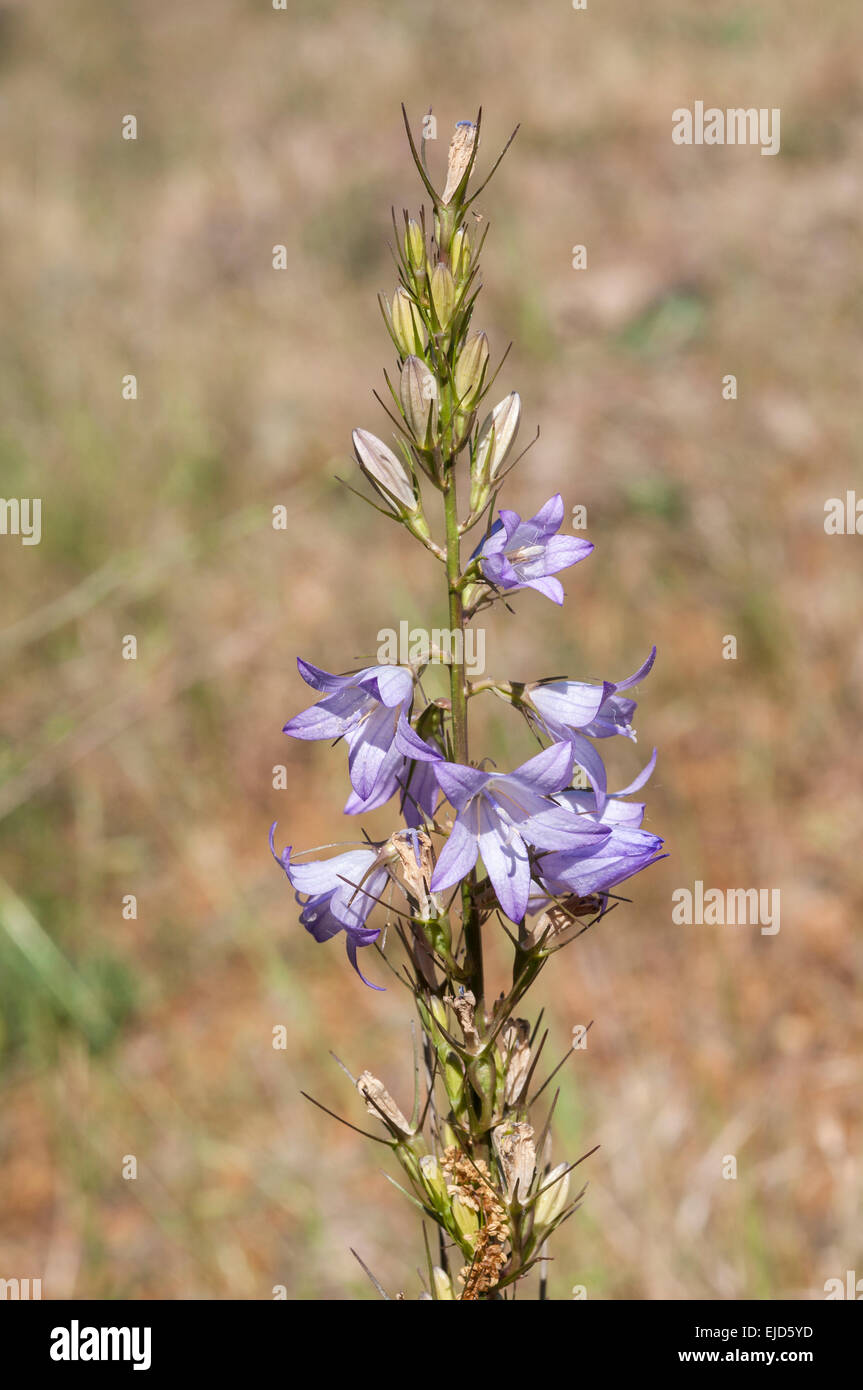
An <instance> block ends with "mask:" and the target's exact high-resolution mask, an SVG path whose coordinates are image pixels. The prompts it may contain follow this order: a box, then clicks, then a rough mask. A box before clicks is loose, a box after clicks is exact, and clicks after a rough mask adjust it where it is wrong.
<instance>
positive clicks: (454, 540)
mask: <svg viewBox="0 0 863 1390" xmlns="http://www.w3.org/2000/svg"><path fill="white" fill-rule="evenodd" d="M444 513H445V517H446V574H447V583H448V586H449V625H450V630H451V631H452V632H454V633H455V632H459V633H464V606H463V604H462V597H461V589H460V588H459V581H460V580H461V559H460V555H459V548H460V546H459V533H458V502H457V499H456V486H455V474H454V472H453V471H452V469H450V470H449V472H448V474H447V483H446V489H445V491H444ZM456 650H457V651H458V652H459V653H460V654H462V656H463V653H464V641H463V639H462V640H460V641H458V644H457V648H456ZM449 678H450V695H451V699H452V734H453V751H454V753H455V757H456V761H457V762H460V763H464V764H467V761H468V743H467V689H466V685H465V671H464V661H463V660H462V661H451V663H450V668H449ZM474 881H475V875H473V874H472V875H471V877H470V878H469V879H465V880H464V882H463V883H462V886H461V902H462V919H463V922H464V940H465V949H466V952H467V962H466V966H467V970H468V973H469V975H470V988H471V990H472V991H473V993H474V995H475V996H476V1017H477V1023H478V1025H479V1026H480V1027H481V1028H482V1026H483V1017H484V1000H483V996H484V994H485V981H484V972H483V959H482V933H481V929H480V924H479V916H478V914H477V911H476V908H475V906H474V901H473V885H474Z"/></svg>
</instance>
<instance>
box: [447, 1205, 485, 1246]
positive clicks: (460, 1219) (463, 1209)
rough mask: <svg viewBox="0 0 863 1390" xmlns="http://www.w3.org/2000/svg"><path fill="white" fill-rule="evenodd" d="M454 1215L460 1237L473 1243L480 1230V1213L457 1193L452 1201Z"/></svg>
mask: <svg viewBox="0 0 863 1390" xmlns="http://www.w3.org/2000/svg"><path fill="white" fill-rule="evenodd" d="M452 1214H453V1220H454V1221H455V1224H456V1229H457V1230H458V1233H459V1235H460V1236H461V1237H462V1239H463V1240H469V1241H472V1240H473V1239H474V1237H475V1235H476V1233H477V1231H478V1230H479V1212H478V1211H476V1210H475V1209H474V1208H473V1207H469V1206H468V1204H467V1202H466V1201H465V1200H464V1198H463V1197H460V1196H459V1194H458V1193H456V1195H455V1196H454V1197H453V1199H452Z"/></svg>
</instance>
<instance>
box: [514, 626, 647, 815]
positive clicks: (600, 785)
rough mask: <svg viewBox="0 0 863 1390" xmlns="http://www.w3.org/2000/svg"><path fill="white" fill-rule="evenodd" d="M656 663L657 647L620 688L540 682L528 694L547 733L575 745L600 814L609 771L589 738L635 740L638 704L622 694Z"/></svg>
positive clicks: (608, 683)
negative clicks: (634, 727) (618, 737)
mask: <svg viewBox="0 0 863 1390" xmlns="http://www.w3.org/2000/svg"><path fill="white" fill-rule="evenodd" d="M655 659H656V648H655V647H654V648H653V649H652V651H651V653H650V656H649V657H648V658H647V660H646V661H645V662H644V664H643V666H639V668H638V670H637V671H636V672H634V674H633V675H631V676H627V678H626V680H622V681H617V682H616V683H615V682H614V681H604V682H603V684H602V685H586V684H584V683H583V682H581V681H566V680H562V681H540V682H537V683H536V684H534V685H529V686H527V688H526V689H525V692H524V696H523V704H524V705H525V706H526V707H527V708H528V709H529V710H533V711H534V713H535V714H536V715H537V716H538V719H539V724H540V726H541V728H542V730H543V732H544V733H546V734H547V735H548V737H549V738H551V739H554V740H555V741H559V740H561V739H569V741H570V743H571V744H572V748H573V752H574V755H575V761H576V762H577V763H578V765H579V767H582V768H584V771H585V772H586V773H587V776H588V779H589V781H590V784H591V786H592V787H593V789H594V791H595V792H596V795H597V799H598V806H599V809H600V810H601V809H602V805H603V804H604V801H605V796H606V778H605V767H604V766H603V762H602V759H601V758H600V756H599V754H598V753H597V751H596V749H595V748H594V747H593V745H592V744H590V743H588V741H587V738H586V737H585V735H589V736H590V738H611V737H612V736H613V735H614V734H623V735H624V737H625V738H631V739H633V740H635V730H634V729H633V727H632V716H633V715H634V713H635V710H636V702H635V700H630V699H627V698H626V697H625V696H622V695H620V694H618V691H621V690H628V689H629V687H630V686H633V685H637V684H638V682H639V681H640V680H643V679H644V677H645V676H646V675H647V674H648V672H649V671H650V669H651V667H652V666H653V663H654V661H655Z"/></svg>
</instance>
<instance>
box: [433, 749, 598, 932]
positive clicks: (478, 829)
mask: <svg viewBox="0 0 863 1390" xmlns="http://www.w3.org/2000/svg"><path fill="white" fill-rule="evenodd" d="M572 764H573V755H572V749H571V747H570V746H569V744H568V743H557V744H554V745H553V746H552V747H551V748H546V749H544V750H543V751H542V752H541V753H538V754H537V755H536V756H535V757H533V758H530V759H529V760H528V762H526V763H523V764H522V765H521V767H518V768H516V769H515V771H514V772H511V773H507V774H503V773H489V772H483V771H481V770H480V769H479V768H475V767H465V766H463V765H462V764H459V763H450V762H445V761H444V760H443V759H439V760H435V761H434V764H433V766H434V771H435V776H436V777H437V780H438V783H439V784H440V787H441V790H442V791H443V793H444V795H445V796H446V797H447V799H448V801H449V802H450V803H451V804H452V805H453V806H454V807H455V810H456V812H457V815H456V818H455V821H454V823H453V827H452V830H451V831H450V834H449V837H448V839H447V842H446V844H445V845H444V847H443V849H442V851H441V853H440V856H439V858H438V862H437V866H436V868H435V871H434V874H433V875H432V881H431V888H432V892H438V891H440V890H442V889H444V888H450V887H452V886H453V884H456V883H459V882H460V881H461V880H462V879H464V878H465V877H466V876H467V875H468V874H469V873H470V872H471V870H472V869H473V867H474V865H475V864H476V861H477V858H478V857H479V855H482V860H483V863H484V865H485V868H486V872H487V873H488V876H489V879H490V880H491V883H492V886H493V887H494V890H495V893H496V894H497V899H498V902H499V903H500V905H501V907H502V908H503V910H504V912H505V913H506V915H507V916H508V917H509V918H511V919H512V921H513V922H520V921H521V920H522V918H523V917H524V914H525V910H526V908H527V902H528V896H529V893H530V855H529V847H530V846H533V847H534V848H538V849H545V850H565V849H576V848H579V847H582V846H586V845H599V844H600V843H602V842H603V841H604V840H606V839H607V838H608V836H609V834H610V830H609V829H608V827H606V826H603V825H600V824H598V823H597V822H596V821H595V820H593V819H591V817H589V816H574V815H573V814H572V812H571V811H570V810H569V809H568V808H567V807H562V806H556V805H555V804H554V802H553V801H551V800H550V798H551V797H552V796H553V794H554V793H555V792H558V791H560V790H562V788H563V787H565V786H566V784H567V782H568V781H569V780H570V777H571V774H572Z"/></svg>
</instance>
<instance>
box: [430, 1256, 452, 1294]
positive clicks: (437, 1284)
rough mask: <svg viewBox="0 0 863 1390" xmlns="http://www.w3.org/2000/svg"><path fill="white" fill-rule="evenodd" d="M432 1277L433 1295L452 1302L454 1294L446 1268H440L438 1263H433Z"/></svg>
mask: <svg viewBox="0 0 863 1390" xmlns="http://www.w3.org/2000/svg"><path fill="white" fill-rule="evenodd" d="M432 1279H433V1280H434V1291H435V1297H436V1298H437V1299H439V1300H440V1299H445V1300H446V1301H448V1302H452V1303H454V1302H455V1294H454V1293H453V1291H452V1283H451V1282H450V1277H449V1275H448V1274H447V1272H446V1270H445V1269H441V1267H440V1265H435V1267H434V1269H433V1270H432Z"/></svg>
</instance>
